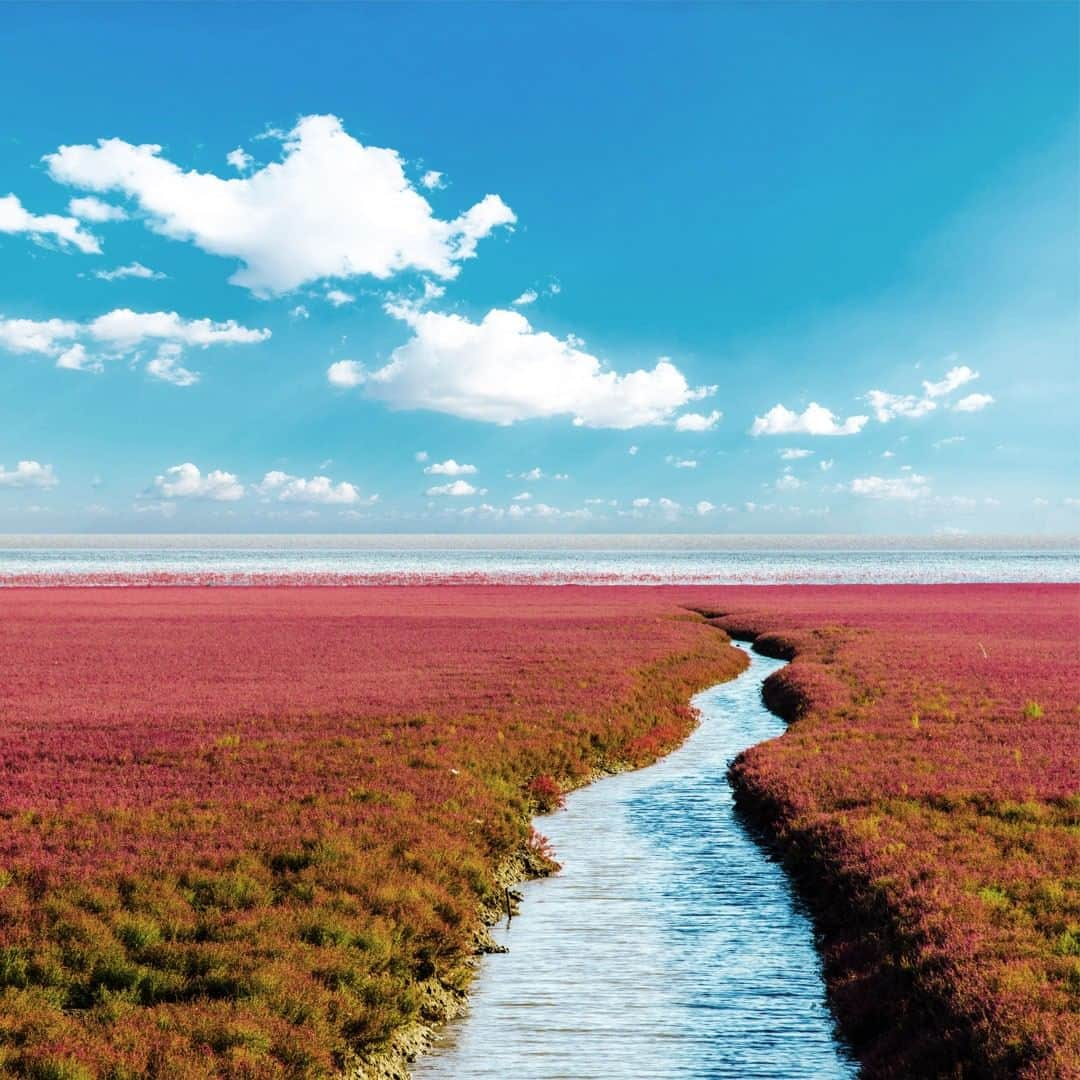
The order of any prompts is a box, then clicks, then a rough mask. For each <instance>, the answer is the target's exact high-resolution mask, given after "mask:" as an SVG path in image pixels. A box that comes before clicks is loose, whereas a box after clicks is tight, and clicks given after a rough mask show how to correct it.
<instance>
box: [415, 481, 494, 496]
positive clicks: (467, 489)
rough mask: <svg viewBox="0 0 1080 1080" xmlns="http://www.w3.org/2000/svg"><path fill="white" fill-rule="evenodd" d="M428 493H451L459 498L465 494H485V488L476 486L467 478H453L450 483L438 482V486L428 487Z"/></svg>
mask: <svg viewBox="0 0 1080 1080" xmlns="http://www.w3.org/2000/svg"><path fill="white" fill-rule="evenodd" d="M426 494H428V495H452V496H455V497H457V498H461V497H462V496H465V495H486V494H487V488H476V487H473V486H472V484H470V483H469V481H468V480H454V481H453V482H452V483H450V484H440V485H439V486H438V487H429V488H428V489H427V492H426Z"/></svg>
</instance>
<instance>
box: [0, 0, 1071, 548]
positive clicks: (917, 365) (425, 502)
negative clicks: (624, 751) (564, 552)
mask: <svg viewBox="0 0 1080 1080" xmlns="http://www.w3.org/2000/svg"><path fill="white" fill-rule="evenodd" d="M1077 22H1078V14H1077V9H1076V7H1075V6H1074V5H1069V4H1046V5H1043V4H1038V3H1027V4H932V3H926V4H906V5H901V4H896V5H889V4H874V5H860V6H856V5H847V4H821V5H800V6H796V5H785V4H765V5H757V6H755V5H745V4H744V5H737V6H736V5H731V6H726V5H719V4H713V5H685V6H684V5H633V6H630V5H628V6H622V5H580V6H567V7H563V6H559V5H500V6H494V5H491V6H486V5H475V6H471V5H446V6H437V5H423V6H416V7H413V6H409V5H394V6H385V7H383V6H376V5H356V6H346V5H326V6H297V7H293V6H289V5H263V6H256V5H237V6H232V7H230V6H214V7H196V6H191V5H178V6H167V5H142V6H137V7H133V6H131V5H123V6H116V5H106V6H100V7H99V6H95V5H92V4H82V5H70V6H49V5H26V6H9V7H7V8H6V9H5V12H4V21H3V26H2V27H0V48H2V49H3V54H4V63H3V64H2V65H0V95H2V99H3V100H5V101H7V102H8V103H9V108H8V109H7V110H6V116H5V122H4V124H3V126H2V130H0V274H2V281H3V287H2V291H0V464H2V468H0V531H5V532H48V531H60V532H68V531H74V532H78V531H84V530H85V531H95V532H126V531H186V530H193V531H316V532H339V531H342V532H344V531H347V532H354V531H373V530H377V531H442V530H449V531H488V530H498V531H510V530H515V531H524V532H535V531H548V530H573V531H579V532H581V531H587V532H603V531H634V532H642V531H652V530H664V531H684V532H692V531H705V532H724V531H727V532H739V533H743V532H866V533H898V532H899V533H919V534H929V533H935V532H946V533H950V532H957V531H968V532H1075V531H1077V528H1078V524H1080V481H1078V465H1080V462H1078V455H1077V439H1076V434H1075V429H1076V412H1077V391H1078V384H1077V374H1076V373H1077V370H1078V367H1080V364H1078V360H1080V357H1078V346H1077V336H1078V328H1077V304H1078V299H1080V282H1078V264H1077V257H1076V251H1077V244H1078V241H1080V224H1078V205H1077V198H1078V196H1077V191H1078V179H1080V176H1078V166H1077V162H1078V160H1080V155H1078V151H1080V141H1078V117H1077V100H1078V96H1077V85H1078V64H1077V50H1076V40H1077V30H1078V25H1077ZM236 151H240V152H239V153H236ZM118 270H120V271H121V273H119V274H117V271H118ZM515 301H517V302H516V303H515ZM20 463H21V464H20Z"/></svg>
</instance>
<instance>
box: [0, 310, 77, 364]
mask: <svg viewBox="0 0 1080 1080" xmlns="http://www.w3.org/2000/svg"><path fill="white" fill-rule="evenodd" d="M81 329H82V328H81V327H80V325H79V324H78V323H76V322H70V321H68V320H67V319H5V318H0V348H3V349H8V350H9V351H10V352H15V353H43V354H45V355H56V354H57V353H59V352H61V351H62V349H63V345H62V344H61V342H64V341H67V340H70V339H72V338H74V337H75V336H76V335H77V334H78V333H79V332H80V330H81Z"/></svg>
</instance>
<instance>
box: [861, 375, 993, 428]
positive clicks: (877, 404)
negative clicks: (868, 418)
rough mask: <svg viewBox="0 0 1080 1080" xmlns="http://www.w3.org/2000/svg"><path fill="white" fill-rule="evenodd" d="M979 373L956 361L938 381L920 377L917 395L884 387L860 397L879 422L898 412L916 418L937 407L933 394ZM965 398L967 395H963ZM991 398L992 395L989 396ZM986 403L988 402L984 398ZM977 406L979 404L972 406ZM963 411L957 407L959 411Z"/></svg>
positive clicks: (945, 392)
mask: <svg viewBox="0 0 1080 1080" xmlns="http://www.w3.org/2000/svg"><path fill="white" fill-rule="evenodd" d="M978 377H979V373H978V372H977V371H973V370H972V369H971V368H969V367H968V366H967V365H965V364H961V365H956V366H954V367H951V368H949V370H948V371H947V372H946V373H945V377H944V378H943V379H942V380H941V381H940V382H930V381H929V380H925V379H924V380H923V396H922V397H917V396H916V395H914V394H892V393H889V392H888V391H886V390H871V391H869V392H868V393H867V394H866V395H865V397H864V400H865V401H867V402H868V403H869V405H870V407H871V408H872V409H873V410H874V416H875V417H876V419H878V420H879V421H880V422H881V423H883V424H886V423H888V422H889V421H890V420H893V419H895V418H896V417H898V416H904V417H907V418H908V419H918V418H919V417H921V416H925V415H926V414H927V413H930V412H933V411H934V410H935V409H936V408H937V402H936V401H935V400H934V399H935V398H943V397H947V396H948V395H949V394H951V393H952V392H953V391H954V390H956V389H957V388H959V387H961V386H964V385H965V384H966V383H969V382H971V381H972V380H973V379H977V378H978ZM970 396H971V397H972V398H979V397H983V396H985V397H989V395H979V394H972V395H970ZM964 400H965V401H967V400H968V399H967V398H965V399H964ZM990 400H991V401H992V400H993V399H992V398H991V399H990ZM987 404H989V402H987ZM950 407H951V408H954V409H956V408H960V403H959V402H958V403H957V404H956V405H953V406H950ZM976 407H979V406H976ZM963 411H965V410H964V409H962V408H961V412H963Z"/></svg>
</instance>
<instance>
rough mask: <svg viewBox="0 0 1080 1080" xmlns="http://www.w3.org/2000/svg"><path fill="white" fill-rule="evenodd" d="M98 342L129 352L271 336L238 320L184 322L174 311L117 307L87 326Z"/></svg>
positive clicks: (246, 342)
mask: <svg viewBox="0 0 1080 1080" xmlns="http://www.w3.org/2000/svg"><path fill="white" fill-rule="evenodd" d="M86 331H87V333H88V334H89V335H90V337H92V338H93V339H94V340H95V341H100V342H102V343H103V344H105V345H109V346H112V347H115V348H118V349H122V350H125V351H127V350H130V349H133V348H135V347H137V346H138V345H141V344H142V343H143V342H145V341H155V340H156V341H172V342H175V343H176V344H179V345H194V346H197V347H199V348H203V349H205V348H208V347H209V346H211V345H253V344H257V343H258V342H261V341H265V340H266V339H267V338H268V337H270V331H269V330H252V329H249V328H248V327H246V326H241V325H240V324H239V323H237V322H236V320H235V319H227V320H226V321H225V322H213V321H212V320H211V319H184V318H182V317H181V316H180V315H178V314H177V313H176V312H175V311H147V312H136V311H132V310H131V309H130V308H116V309H115V310H114V311H110V312H108V313H107V314H105V315H99V316H98V317H97V318H96V319H94V320H93V321H92V322H90V323H87V325H86Z"/></svg>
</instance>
